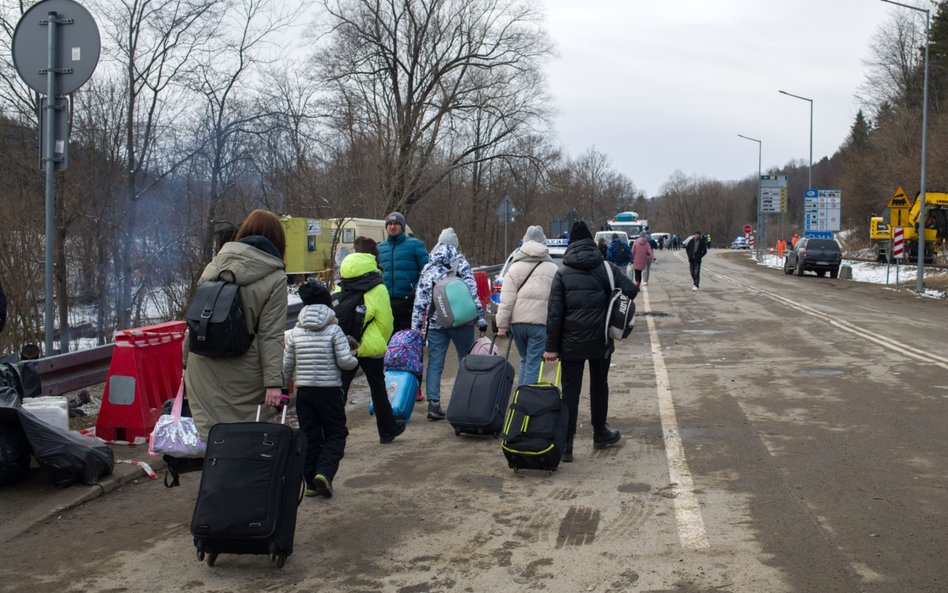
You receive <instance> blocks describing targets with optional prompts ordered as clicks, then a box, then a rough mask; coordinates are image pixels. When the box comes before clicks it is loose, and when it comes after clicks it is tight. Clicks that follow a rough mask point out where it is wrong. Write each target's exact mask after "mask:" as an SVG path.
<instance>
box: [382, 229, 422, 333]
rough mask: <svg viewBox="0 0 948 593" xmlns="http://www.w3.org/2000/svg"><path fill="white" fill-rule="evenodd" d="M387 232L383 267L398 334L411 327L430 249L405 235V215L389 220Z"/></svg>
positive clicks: (383, 280) (395, 328)
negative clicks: (417, 290)
mask: <svg viewBox="0 0 948 593" xmlns="http://www.w3.org/2000/svg"><path fill="white" fill-rule="evenodd" d="M385 231H386V232H387V233H388V238H387V239H386V240H385V241H383V242H381V243H379V245H378V250H379V266H380V267H381V268H382V282H383V283H384V284H385V287H386V288H387V289H388V295H389V298H390V299H391V301H392V315H393V316H394V318H395V324H394V330H393V331H394V332H397V331H401V330H403V329H409V328H410V327H411V314H412V308H413V307H414V305H415V289H416V288H417V287H418V277H419V276H421V270H422V268H424V267H425V264H427V263H428V249H426V248H425V244H424V243H422V242H421V241H420V240H419V239H416V238H414V237H409V236H408V235H407V234H406V233H405V217H404V216H403V215H402V213H401V212H392V213H391V214H389V215H388V216H386V217H385Z"/></svg>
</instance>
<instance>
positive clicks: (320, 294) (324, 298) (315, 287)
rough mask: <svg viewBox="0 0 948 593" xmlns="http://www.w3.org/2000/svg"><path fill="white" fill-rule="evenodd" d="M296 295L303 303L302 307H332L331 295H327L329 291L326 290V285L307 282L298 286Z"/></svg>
mask: <svg viewBox="0 0 948 593" xmlns="http://www.w3.org/2000/svg"><path fill="white" fill-rule="evenodd" d="M297 294H299V297H300V300H301V301H303V304H304V305H326V306H327V307H332V295H331V294H329V289H328V288H326V285H325V284H323V283H322V282H319V281H316V280H308V281H306V282H304V283H303V284H300V288H299V290H298V291H297Z"/></svg>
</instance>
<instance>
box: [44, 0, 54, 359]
mask: <svg viewBox="0 0 948 593" xmlns="http://www.w3.org/2000/svg"><path fill="white" fill-rule="evenodd" d="M58 16H59V15H58V14H57V13H56V12H53V11H51V12H49V13H48V14H47V21H46V26H47V27H49V29H48V33H49V48H48V54H47V60H46V64H47V66H46V68H47V71H46V129H45V130H41V132H40V133H45V134H46V154H45V159H44V160H45V165H46V294H45V301H46V309H45V317H46V324H45V325H46V329H45V340H44V347H45V354H46V356H52V354H53V249H54V248H55V243H56V237H55V233H56V220H55V211H56V210H55V199H56V198H55V193H54V192H55V183H56V163H55V158H56V69H57V68H58V67H59V65H58V64H57V63H56V56H57V55H58V53H57V52H58V51H59V47H58V45H57V37H58V36H57V34H56V25H57V19H58Z"/></svg>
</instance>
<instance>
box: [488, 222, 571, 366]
mask: <svg viewBox="0 0 948 593" xmlns="http://www.w3.org/2000/svg"><path fill="white" fill-rule="evenodd" d="M555 275H556V264H555V263H553V258H551V257H550V250H549V248H548V247H547V246H546V236H545V235H544V234H543V227H541V226H531V227H530V228H528V229H527V232H526V234H525V235H524V236H523V244H522V245H521V246H520V249H519V250H518V251H517V252H516V253H515V254H514V256H513V261H512V262H511V264H510V266H509V267H508V268H507V274H506V275H505V276H504V282H503V286H502V288H501V291H500V305H499V306H498V308H497V318H496V319H497V335H498V336H500V337H504V336H505V335H507V332H508V331H509V332H511V333H512V334H513V340H514V343H515V344H516V345H517V352H519V353H520V371H519V373H518V377H517V384H518V385H529V384H531V383H536V382H537V379H538V377H539V374H540V360H542V358H543V350H544V347H545V346H546V313H547V308H548V305H549V302H550V287H551V286H552V285H553V276H555Z"/></svg>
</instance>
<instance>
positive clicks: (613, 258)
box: [606, 233, 632, 276]
mask: <svg viewBox="0 0 948 593" xmlns="http://www.w3.org/2000/svg"><path fill="white" fill-rule="evenodd" d="M606 259H607V260H609V261H610V262H612V263H614V264H615V265H616V268H618V270H619V271H620V272H622V274H623V275H624V276H628V275H629V272H628V268H629V262H631V261H632V250H631V249H629V244H628V243H626V242H624V241H623V240H622V239H620V238H619V234H618V233H612V241H611V242H610V243H609V247H608V249H607V250H606Z"/></svg>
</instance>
